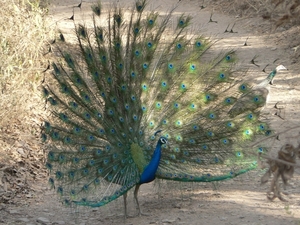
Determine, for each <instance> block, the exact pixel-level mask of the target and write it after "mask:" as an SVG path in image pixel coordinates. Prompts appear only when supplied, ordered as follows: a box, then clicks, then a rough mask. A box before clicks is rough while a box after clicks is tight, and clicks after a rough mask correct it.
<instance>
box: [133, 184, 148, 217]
mask: <svg viewBox="0 0 300 225" xmlns="http://www.w3.org/2000/svg"><path fill="white" fill-rule="evenodd" d="M140 186H141V185H140V184H137V185H135V189H134V199H135V201H136V204H137V207H138V211H139V212H138V216H149V214H147V213H143V212H142V211H141V208H140V204H139V201H138V192H139V188H140Z"/></svg>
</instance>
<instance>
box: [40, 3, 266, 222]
mask: <svg viewBox="0 0 300 225" xmlns="http://www.w3.org/2000/svg"><path fill="white" fill-rule="evenodd" d="M146 5H147V1H146V0H137V1H136V2H135V5H134V6H133V7H132V9H131V10H130V11H129V16H127V17H126V13H125V11H124V10H122V8H121V7H120V6H111V7H110V8H109V10H108V17H107V18H105V19H102V18H103V14H104V13H103V8H102V5H101V3H100V2H98V3H96V4H94V5H93V6H92V12H93V16H92V19H93V25H92V26H88V25H83V24H77V25H76V26H75V34H76V44H74V41H73V42H70V43H67V38H65V37H64V38H61V40H60V42H59V41H57V42H56V44H57V49H58V53H59V56H56V57H57V58H56V59H55V60H54V62H52V63H51V67H52V73H51V76H50V77H46V79H45V81H44V84H43V95H44V97H45V101H46V109H47V111H48V112H49V114H48V117H47V118H45V121H44V123H43V126H42V139H43V141H44V143H45V146H46V148H47V150H48V155H47V162H46V167H47V169H48V170H49V174H50V178H49V183H50V186H51V187H52V188H55V190H56V192H57V193H58V195H59V196H60V199H61V201H62V202H63V203H64V204H65V205H66V206H76V205H80V206H89V207H101V206H103V205H105V204H108V203H109V202H111V201H114V200H115V199H117V198H119V197H120V196H123V197H124V202H125V207H124V208H125V216H127V210H126V197H127V192H128V191H129V190H130V189H131V188H133V187H135V190H134V199H135V201H136V204H137V206H138V213H139V215H141V214H142V213H141V210H140V207H139V202H138V190H139V187H140V185H142V184H144V183H148V182H151V181H153V180H154V179H156V178H159V179H166V180H174V181H180V182H213V181H220V180H226V179H231V178H234V177H236V176H238V175H240V174H243V173H246V172H247V171H249V170H252V169H254V168H256V166H257V163H256V159H257V153H258V152H262V151H265V150H266V148H265V147H264V146H257V147H255V148H250V147H247V146H248V145H249V143H251V142H253V141H254V140H255V141H257V140H258V139H259V138H260V137H264V136H265V135H269V134H270V133H271V130H270V128H269V126H268V121H266V120H265V121H263V120H261V119H260V111H257V110H256V108H259V107H260V102H258V103H256V102H255V101H254V103H251V104H252V106H253V107H251V108H249V109H247V110H243V111H242V112H239V113H236V114H235V115H234V116H232V115H231V114H230V113H229V111H230V109H231V108H232V107H233V106H234V104H236V103H237V101H238V100H239V98H241V96H243V95H245V94H246V93H247V92H249V91H250V90H248V89H246V88H244V87H245V82H244V80H243V77H245V71H243V70H241V69H239V68H238V66H237V54H236V52H235V51H233V50H226V51H225V50H220V51H219V53H216V51H215V50H214V49H213V48H212V47H213V44H214V42H213V41H211V40H210V39H209V38H206V37H204V36H203V35H198V34H191V32H190V30H189V29H188V28H189V25H190V24H191V19H192V18H191V17H190V16H187V15H179V16H176V17H175V16H172V13H173V12H174V9H175V7H174V8H173V9H171V10H170V11H169V12H168V13H166V14H165V15H160V14H159V13H158V12H155V11H147V10H145V8H146ZM126 12H127V14H128V11H126ZM104 17H106V16H104ZM170 23H172V24H173V27H172V26H169V25H170ZM174 24H175V25H174ZM60 36H61V37H62V35H60ZM259 94H260V93H259ZM256 97H259V96H256ZM252 100H253V99H252ZM264 100H265V99H264ZM249 101H250V100H249ZM249 104H250V103H249Z"/></svg>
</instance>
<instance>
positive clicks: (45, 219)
mask: <svg viewBox="0 0 300 225" xmlns="http://www.w3.org/2000/svg"><path fill="white" fill-rule="evenodd" d="M36 222H38V223H41V224H47V223H50V221H49V220H48V219H47V218H45V217H39V218H37V219H36Z"/></svg>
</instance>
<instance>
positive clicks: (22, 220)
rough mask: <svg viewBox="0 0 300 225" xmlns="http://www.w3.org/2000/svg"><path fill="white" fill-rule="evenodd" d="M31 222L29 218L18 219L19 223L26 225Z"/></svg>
mask: <svg viewBox="0 0 300 225" xmlns="http://www.w3.org/2000/svg"><path fill="white" fill-rule="evenodd" d="M29 221H30V220H29V219H28V218H18V219H17V222H24V223H27V222H29Z"/></svg>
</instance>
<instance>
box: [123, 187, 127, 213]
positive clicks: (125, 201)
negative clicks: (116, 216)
mask: <svg viewBox="0 0 300 225" xmlns="http://www.w3.org/2000/svg"><path fill="white" fill-rule="evenodd" d="M123 200H124V217H125V219H126V218H127V217H128V215H127V192H126V193H125V194H124V195H123Z"/></svg>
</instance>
